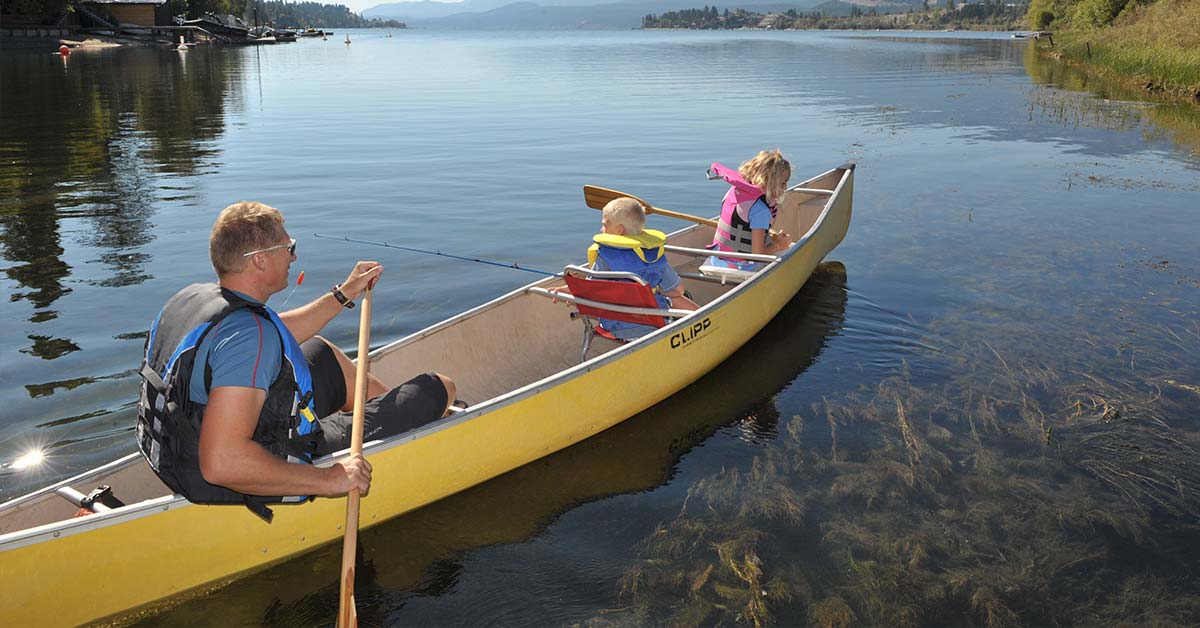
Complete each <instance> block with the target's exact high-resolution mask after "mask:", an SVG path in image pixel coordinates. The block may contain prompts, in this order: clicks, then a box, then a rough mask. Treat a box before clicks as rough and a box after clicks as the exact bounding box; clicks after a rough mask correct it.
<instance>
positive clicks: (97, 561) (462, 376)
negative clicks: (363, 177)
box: [0, 164, 854, 626]
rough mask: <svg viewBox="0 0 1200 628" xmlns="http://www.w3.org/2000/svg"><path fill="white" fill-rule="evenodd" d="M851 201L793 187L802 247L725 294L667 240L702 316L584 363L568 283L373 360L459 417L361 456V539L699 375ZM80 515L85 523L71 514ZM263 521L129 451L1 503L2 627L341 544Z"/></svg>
mask: <svg viewBox="0 0 1200 628" xmlns="http://www.w3.org/2000/svg"><path fill="white" fill-rule="evenodd" d="M853 187H854V166H853V164H846V165H843V166H840V167H838V168H834V169H832V170H829V171H827V172H824V173H822V174H820V175H817V176H816V177H813V178H812V179H809V180H807V181H804V182H803V183H800V184H798V185H796V186H794V187H792V188H790V189H789V191H788V192H787V194H785V195H784V197H783V199H781V201H780V203H779V211H778V216H777V218H776V223H775V224H776V226H777V227H778V228H780V229H782V230H784V231H787V232H789V233H792V234H796V235H798V236H799V237H797V239H796V243H795V244H794V245H793V246H792V247H790V248H789V249H788V250H787V251H785V252H783V253H781V254H780V255H778V256H769V259H764V260H763V264H762V266H761V268H760V269H758V270H757V271H755V272H753V273H748V274H747V276H745V277H740V278H737V279H736V280H732V281H730V280H728V279H729V278H714V277H711V276H709V275H706V274H704V272H703V269H702V268H701V267H702V266H703V265H704V263H705V261H706V260H707V258H708V256H709V251H707V250H705V248H704V247H705V246H706V245H708V244H709V242H711V240H712V237H713V227H712V226H711V224H701V223H697V224H694V225H692V226H690V227H687V228H685V229H681V230H679V231H676V232H674V233H672V234H671V235H670V236H669V237H668V245H667V258H668V261H669V262H670V263H671V265H672V266H673V267H674V268H675V269H676V270H677V271H678V272H679V273H680V276H681V277H683V279H684V284H685V287H686V288H687V290H688V291H689V293H690V294H691V296H692V298H693V300H694V301H696V302H697V303H698V304H699V305H700V308H699V309H698V310H696V311H694V312H691V313H686V315H684V316H682V318H679V319H677V320H675V321H674V322H672V323H670V324H667V325H666V326H664V327H662V328H660V329H657V330H656V331H654V332H652V333H650V334H648V335H646V336H643V337H642V338H639V339H637V340H635V341H633V342H629V343H627V344H620V343H617V342H615V341H611V340H606V339H602V338H595V339H593V340H591V345H590V349H588V350H587V351H586V355H583V356H582V358H583V359H582V361H581V346H580V345H581V335H582V334H581V333H580V332H581V326H580V325H581V323H580V322H579V321H578V320H575V319H574V318H573V317H571V316H569V315H568V310H567V309H565V308H564V307H563V305H561V304H556V303H554V302H553V301H552V300H551V299H548V298H546V296H547V291H548V290H550V289H553V288H558V287H561V286H563V284H564V280H563V278H561V277H547V278H545V279H541V280H539V281H536V282H534V283H532V284H529V285H527V286H524V287H522V288H519V289H517V290H514V291H512V292H509V293H508V294H505V295H503V296H500V297H498V298H496V299H494V300H492V301H490V302H488V303H485V304H483V305H480V306H478V307H475V308H472V309H470V310H468V311H466V312H463V313H462V314H459V315H457V316H454V317H451V318H449V319H447V320H445V321H442V322H440V323H437V324H435V325H432V326H430V327H428V328H426V329H423V330H421V331H418V332H416V333H414V334H412V335H410V336H408V337H406V338H403V339H400V340H397V341H395V342H393V343H391V344H388V345H387V346H384V347H382V348H380V349H377V350H375V351H373V352H371V354H370V355H369V356H368V358H367V359H369V360H370V363H371V372H372V373H374V374H375V375H377V376H379V377H380V378H381V379H382V380H383V381H384V382H390V383H398V382H402V381H405V380H406V379H408V378H410V377H412V376H414V375H416V374H419V373H422V372H426V371H430V370H434V371H438V372H442V373H447V374H449V375H450V376H452V377H453V378H454V379H455V382H456V383H457V385H458V392H459V394H458V396H459V397H460V398H461V399H463V400H465V401H466V402H467V403H468V404H470V405H469V406H468V408H467V409H466V410H465V411H462V412H459V413H456V414H452V415H451V416H449V417H446V418H443V419H440V420H438V421H435V422H433V423H430V424H428V425H424V426H421V427H420V428H417V429H416V430H413V431H411V432H407V433H404V434H399V435H397V436H395V437H392V438H389V439H387V440H384V441H376V442H370V443H367V444H365V446H364V448H363V453H364V455H366V456H367V458H368V460H370V461H371V464H372V465H373V467H374V472H373V476H374V482H373V484H372V486H371V493H370V495H369V496H367V497H365V498H363V499H362V502H361V511H360V521H361V525H362V527H364V528H365V527H370V526H374V525H377V524H379V523H382V522H383V521H386V520H388V519H391V518H393V517H396V516H399V515H402V514H404V513H406V512H410V511H412V510H415V509H417V508H420V507H422V506H425V505H427V504H430V503H433V502H435V501H437V500H440V499H442V498H444V497H447V496H449V495H452V494H454V493H457V492H460V491H463V490H465V489H467V488H469V487H471V486H474V485H476V484H479V483H481V482H485V481H487V480H489V479H491V478H494V477H496V476H498V475H501V474H503V473H506V472H508V471H510V470H512V469H515V468H517V467H520V466H522V465H525V464H528V463H530V462H532V461H534V460H537V459H538V458H542V457H544V456H547V455H549V454H551V453H553V452H555V451H558V450H560V449H563V448H565V447H568V446H570V445H572V444H574V443H577V442H579V441H582V440H584V439H586V438H589V437H591V436H593V435H595V434H597V433H599V432H601V431H603V430H606V429H608V428H610V427H612V426H614V425H616V424H618V423H620V422H621V421H624V420H625V419H627V418H629V417H631V416H633V415H635V414H637V413H639V412H641V411H642V410H645V409H646V408H649V407H650V406H652V405H654V404H656V403H658V402H660V401H662V400H664V399H666V398H667V397H669V396H671V395H673V394H674V393H676V392H678V391H679V390H681V389H682V388H684V387H685V386H687V385H688V384H690V383H692V382H694V381H696V380H697V379H699V378H700V377H701V376H703V375H704V374H705V373H708V372H709V371H710V370H712V369H713V368H714V367H715V366H716V365H718V364H720V363H721V362H722V361H724V360H725V359H726V358H728V357H729V356H730V355H732V354H733V353H734V352H735V351H737V349H738V348H740V347H741V346H742V345H744V344H745V343H746V342H747V341H748V340H749V339H750V338H751V337H753V336H754V335H755V334H756V333H757V332H758V331H759V330H760V329H762V328H763V327H764V326H765V325H766V324H767V323H768V322H769V321H771V319H772V318H774V317H775V315H776V314H777V313H778V312H779V311H780V310H781V309H782V308H783V307H784V306H785V305H786V304H787V303H788V302H789V301H791V299H792V298H793V296H794V295H795V294H796V293H797V291H799V289H800V288H801V286H803V285H804V283H805V282H806V281H807V280H808V278H809V276H810V275H811V274H812V272H813V269H814V268H816V266H817V265H818V264H819V263H820V262H821V260H822V259H823V258H824V257H825V256H826V255H827V254H829V252H830V251H832V250H833V249H834V247H836V246H837V245H838V243H840V242H841V241H842V239H843V238H844V237H845V235H846V232H847V229H848V228H849V224H850V214H851V205H852V197H853ZM581 256H582V255H581ZM376 307H380V306H379V305H377V306H376ZM585 324H586V323H585ZM335 460H336V456H334V457H327V458H325V459H322V460H319V461H317V464H319V465H329V464H332V463H333V462H334V461H335ZM85 492H87V493H88V494H87V495H85V494H84V493H85ZM81 503H82V504H83V505H84V506H85V507H87V508H86V511H85V513H82V514H84V516H77V515H78V514H81V513H79V512H78V511H80V505H81ZM273 509H274V512H275V516H274V519H273V521H272V522H271V523H267V522H265V521H264V520H262V519H260V518H259V517H257V516H256V515H254V514H252V513H251V512H250V511H249V510H247V509H245V508H241V507H238V506H207V505H196V504H192V503H190V502H188V501H187V500H186V499H184V498H183V497H182V496H179V495H175V494H172V493H171V491H170V490H169V489H167V488H166V486H165V485H163V484H162V482H160V481H159V479H158V477H157V476H156V475H155V474H154V473H153V472H152V471H151V469H150V468H149V466H148V465H147V464H146V463H145V461H144V459H143V458H142V456H141V454H139V453H135V454H131V455H129V456H126V457H124V458H121V459H119V460H116V461H114V462H112V463H109V464H107V465H104V466H102V467H99V468H97V469H94V470H91V471H88V472H86V473H83V474H80V475H78V476H75V477H72V478H69V479H67V480H63V481H61V482H57V483H55V484H52V485H50V486H47V487H45V488H42V489H40V490H38V491H35V492H33V493H30V494H28V495H25V496H22V497H18V498H16V499H13V500H11V501H9V502H7V503H4V504H0V586H2V587H3V590H4V595H3V596H0V617H3V618H5V623H6V625H13V626H31V625H38V626H47V625H63V626H70V625H77V624H81V623H86V622H91V621H97V620H102V619H119V618H120V617H122V616H123V615H124V614H125V613H128V612H129V611H131V610H133V609H136V608H139V607H142V606H144V605H146V604H149V603H152V602H155V601H156V600H161V599H163V598H167V597H171V596H178V595H181V594H184V593H186V592H188V591H192V590H196V589H197V588H198V587H204V586H206V585H207V587H209V588H211V587H212V586H219V585H221V584H224V583H228V582H230V581H232V580H233V579H235V578H236V577H238V576H240V575H244V574H246V573H247V572H251V571H256V570H260V569H262V568H264V567H266V566H268V565H271V564H273V563H278V562H281V561H284V560H286V559H288V558H291V557H294V556H296V555H298V554H300V553H303V552H307V551H311V550H313V549H315V548H317V547H319V546H321V545H323V544H326V543H329V542H331V541H334V540H336V539H339V538H341V536H342V526H343V524H344V522H345V502H344V501H343V500H342V499H328V498H317V499H314V500H312V501H309V502H305V503H302V504H295V505H284V504H280V505H276V506H273ZM87 512H91V514H87ZM331 584H333V583H331ZM66 599H75V600H82V601H83V602H82V603H70V604H67V603H64V602H63V600H66Z"/></svg>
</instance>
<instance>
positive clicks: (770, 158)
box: [738, 148, 792, 205]
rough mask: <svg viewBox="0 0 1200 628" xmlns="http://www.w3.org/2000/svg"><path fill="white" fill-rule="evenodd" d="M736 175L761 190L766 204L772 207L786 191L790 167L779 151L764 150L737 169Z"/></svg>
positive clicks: (790, 175) (790, 172) (790, 174)
mask: <svg viewBox="0 0 1200 628" xmlns="http://www.w3.org/2000/svg"><path fill="white" fill-rule="evenodd" d="M738 174H741V175H742V177H743V178H744V179H746V180H747V181H749V182H750V183H752V184H754V185H757V186H758V187H759V188H760V189H762V191H763V194H766V196H767V204H768V205H774V204H775V203H777V202H779V199H780V197H782V196H783V193H784V192H786V191H787V183H788V179H790V178H791V177H792V165H791V164H789V163H788V160H786V159H784V158H783V153H781V152H779V149H778V148H776V149H772V150H764V151H762V152H760V153H759V154H757V155H755V156H754V158H753V159H751V160H750V161H747V162H746V163H744V164H742V165H741V166H739V167H738Z"/></svg>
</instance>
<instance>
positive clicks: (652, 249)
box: [588, 229, 667, 265]
mask: <svg viewBox="0 0 1200 628" xmlns="http://www.w3.org/2000/svg"><path fill="white" fill-rule="evenodd" d="M666 244H667V234H665V233H663V232H661V231H659V230H657V229H643V230H642V232H641V233H639V234H637V235H632V236H629V235H614V234H611V233H597V234H596V235H595V236H593V237H592V246H590V247H588V264H589V265H591V264H595V263H596V257H597V256H599V254H600V246H601V245H603V246H611V247H612V248H614V249H626V250H630V251H633V253H634V254H636V255H637V256H638V259H640V260H642V261H643V262H645V263H647V264H652V263H654V262H656V261H658V260H659V259H660V258H662V256H663V253H665V252H666V249H665V248H664V247H665V245H666Z"/></svg>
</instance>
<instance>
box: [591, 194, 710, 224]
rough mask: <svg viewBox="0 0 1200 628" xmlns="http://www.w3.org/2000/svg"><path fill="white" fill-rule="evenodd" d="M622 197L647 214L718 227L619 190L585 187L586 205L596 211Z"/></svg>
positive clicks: (697, 217) (696, 217) (705, 219)
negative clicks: (635, 202)
mask: <svg viewBox="0 0 1200 628" xmlns="http://www.w3.org/2000/svg"><path fill="white" fill-rule="evenodd" d="M622 196H627V197H629V198H632V199H633V200H635V201H637V202H639V203H641V204H642V207H645V208H646V213H647V214H659V215H660V216H666V217H667V218H678V219H679V220H686V221H688V222H694V223H697V224H701V225H708V226H710V227H716V226H717V221H715V220H712V219H711V218H701V217H699V216H693V215H691V214H684V213H680V212H673V211H671V210H669V209H663V208H661V207H655V206H653V205H651V204H650V203H647V202H646V201H643V200H642V199H640V198H638V197H636V196H634V195H632V194H626V193H624V192H620V191H618V190H610V189H608V188H602V187H599V186H595V185H585V186H583V200H584V202H585V203H587V206H588V207H592V208H594V209H604V206H605V205H607V204H608V202H609V201H611V200H614V199H618V198H621V197H622Z"/></svg>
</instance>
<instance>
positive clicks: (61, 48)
mask: <svg viewBox="0 0 1200 628" xmlns="http://www.w3.org/2000/svg"><path fill="white" fill-rule="evenodd" d="M58 54H60V55H62V56H64V57H65V56H67V55H69V54H71V48H70V46H67V45H66V44H63V45H61V46H59V47H58Z"/></svg>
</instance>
